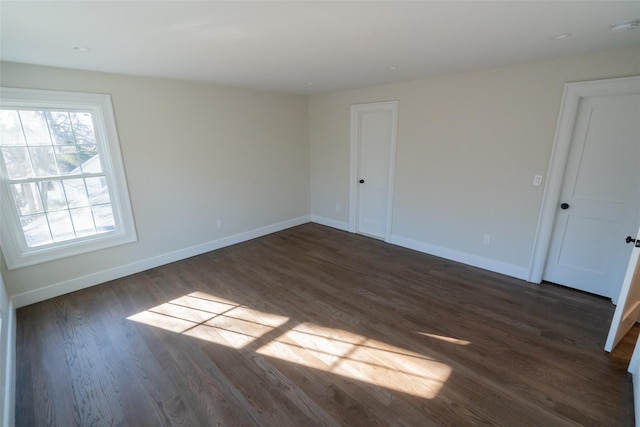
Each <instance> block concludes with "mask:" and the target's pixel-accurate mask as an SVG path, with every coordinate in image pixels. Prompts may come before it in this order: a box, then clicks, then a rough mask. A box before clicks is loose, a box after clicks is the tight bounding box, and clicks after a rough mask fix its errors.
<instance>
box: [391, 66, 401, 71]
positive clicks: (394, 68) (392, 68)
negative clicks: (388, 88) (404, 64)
mask: <svg viewBox="0 0 640 427" xmlns="http://www.w3.org/2000/svg"><path fill="white" fill-rule="evenodd" d="M398 68H400V67H398V66H397V65H392V66H390V67H389V69H390V70H397V69H398Z"/></svg>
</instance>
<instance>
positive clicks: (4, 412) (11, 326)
mask: <svg viewBox="0 0 640 427" xmlns="http://www.w3.org/2000/svg"><path fill="white" fill-rule="evenodd" d="M0 312H1V313H2V324H1V325H0V426H3V427H5V426H6V427H8V426H12V425H13V421H14V404H15V398H14V397H15V367H14V366H15V364H14V362H15V351H16V340H15V336H16V334H15V328H16V324H15V310H14V308H13V305H12V304H11V301H10V299H9V295H8V294H7V289H6V287H5V285H4V281H3V279H2V274H0Z"/></svg>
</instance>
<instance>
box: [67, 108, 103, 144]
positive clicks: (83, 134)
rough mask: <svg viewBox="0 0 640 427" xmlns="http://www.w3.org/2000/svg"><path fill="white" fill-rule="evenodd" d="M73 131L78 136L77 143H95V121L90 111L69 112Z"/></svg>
mask: <svg viewBox="0 0 640 427" xmlns="http://www.w3.org/2000/svg"><path fill="white" fill-rule="evenodd" d="M69 115H70V116H71V123H73V132H74V134H75V136H76V144H95V143H96V134H95V132H94V130H93V121H92V120H91V114H89V113H69Z"/></svg>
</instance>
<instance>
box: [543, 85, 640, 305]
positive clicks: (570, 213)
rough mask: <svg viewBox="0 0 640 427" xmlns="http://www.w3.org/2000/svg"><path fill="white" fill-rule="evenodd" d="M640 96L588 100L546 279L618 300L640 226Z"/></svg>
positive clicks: (581, 111)
mask: <svg viewBox="0 0 640 427" xmlns="http://www.w3.org/2000/svg"><path fill="white" fill-rule="evenodd" d="M639 165H640V95H638V94H630V95H612V96H592V97H585V98H582V99H581V100H580V103H579V105H578V111H577V115H576V120H575V123H574V127H573V133H572V137H571V143H570V147H569V155H568V160H567V165H566V169H565V175H564V179H563V183H562V188H561V190H560V200H559V202H558V207H557V208H558V212H557V214H556V219H555V224H554V228H553V232H552V237H551V244H550V247H549V251H548V254H547V260H546V264H545V270H544V274H543V279H544V280H546V281H549V282H553V283H557V284H561V285H565V286H569V287H572V288H576V289H580V290H583V291H586V292H590V293H594V294H597V295H602V296H606V297H614V296H616V297H617V295H618V293H619V291H620V285H621V283H622V279H623V277H624V273H625V271H626V266H627V264H628V262H629V257H630V255H631V250H632V245H629V244H626V243H625V236H627V235H630V234H633V233H635V231H636V230H638V227H639V226H640V166H639Z"/></svg>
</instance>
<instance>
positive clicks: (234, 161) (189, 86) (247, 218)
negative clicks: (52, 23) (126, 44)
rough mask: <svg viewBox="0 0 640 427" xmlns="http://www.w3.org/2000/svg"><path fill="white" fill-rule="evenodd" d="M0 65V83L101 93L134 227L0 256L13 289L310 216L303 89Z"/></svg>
mask: <svg viewBox="0 0 640 427" xmlns="http://www.w3.org/2000/svg"><path fill="white" fill-rule="evenodd" d="M0 67H1V68H0V84H1V85H2V86H8V87H25V88H38V89H52V90H67V91H79V92H96V93H108V94H110V95H111V97H112V102H113V107H114V112H115V116H116V125H117V127H118V134H119V137H120V144H121V149H122V154H123V160H124V166H125V170H126V175H127V181H128V185H129V193H130V196H131V202H132V206H133V213H134V218H135V222H136V227H137V232H138V242H136V243H133V244H129V245H125V246H120V247H116V248H111V249H106V250H102V251H98V252H93V253H90V254H85V255H81V256H77V257H72V258H66V259H62V260H59V261H54V262H49V263H45V264H40V265H37V266H33V267H26V268H21V269H16V270H10V271H7V269H6V266H5V265H4V262H3V263H2V274H3V276H4V279H5V283H6V285H7V289H8V291H9V294H10V295H11V296H16V295H23V296H24V295H25V293H26V294H27V295H28V294H29V292H31V291H34V290H35V291H37V290H39V289H42V288H44V287H46V286H49V285H51V284H60V283H71V282H73V283H75V284H78V283H80V284H82V283H88V282H87V281H86V280H84V279H83V278H84V277H86V276H91V275H95V273H96V272H103V271H107V272H108V271H112V270H113V269H118V268H120V267H121V266H126V265H131V264H136V263H141V262H142V264H138V265H152V264H150V263H147V264H144V260H147V259H159V260H160V261H162V260H168V259H170V258H162V257H163V256H165V255H166V254H171V253H177V254H178V255H180V254H182V253H183V252H180V251H183V250H184V249H185V248H194V247H196V248H198V247H201V246H202V245H204V246H206V245H207V244H208V243H209V242H212V241H219V240H220V239H223V240H224V238H226V237H228V236H235V235H239V234H242V233H246V232H250V231H252V230H256V229H260V228H261V227H262V228H264V227H268V226H271V225H272V224H278V223H283V222H287V221H290V220H295V219H296V218H303V219H304V218H307V219H308V216H309V204H310V200H309V144H308V114H307V97H306V96H300V95H290V94H282V93H275V92H266V91H256V90H248V89H239V88H232V87H222V86H213V85H207V84H198V83H190V82H181V81H174V80H164V79H153V78H142V77H131V76H123V75H115V74H104V73H95V72H86V71H77V70H68V69H57V68H47V67H39V66H31V65H24V64H15V63H2V64H0ZM217 219H222V220H223V227H222V228H217V227H216V220H217ZM158 257H159V258H158ZM134 270H135V269H134ZM123 271H124V270H123ZM101 277H109V276H108V274H107V275H104V276H101ZM74 281H75V282H74ZM71 288H72V287H71ZM71 288H67V289H71ZM67 291H68V290H67ZM19 301H31V299H30V298H20V299H19Z"/></svg>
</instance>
